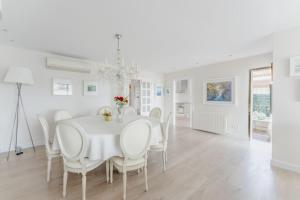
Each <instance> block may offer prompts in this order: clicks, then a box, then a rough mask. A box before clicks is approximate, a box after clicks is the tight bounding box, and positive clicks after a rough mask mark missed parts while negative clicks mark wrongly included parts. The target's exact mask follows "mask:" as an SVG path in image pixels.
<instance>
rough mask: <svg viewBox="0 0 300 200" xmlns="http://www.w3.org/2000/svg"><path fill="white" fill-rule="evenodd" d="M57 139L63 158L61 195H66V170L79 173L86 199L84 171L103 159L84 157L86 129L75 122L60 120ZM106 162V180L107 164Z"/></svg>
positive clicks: (91, 168)
mask: <svg viewBox="0 0 300 200" xmlns="http://www.w3.org/2000/svg"><path fill="white" fill-rule="evenodd" d="M56 133H57V140H58V144H59V147H60V150H61V152H62V155H63V160H64V176H63V196H64V197H65V196H66V192H67V181H68V172H71V173H81V175H82V199H83V200H85V199H86V173H88V172H89V171H91V170H94V169H95V168H97V167H98V166H100V165H101V164H102V163H103V162H104V161H103V160H90V159H88V158H86V153H87V150H88V140H87V133H86V131H85V130H84V129H83V128H82V127H81V126H80V125H79V124H77V123H74V122H68V121H61V122H59V123H58V124H57V126H56ZM108 164H109V163H108V162H107V164H106V176H107V177H106V178H107V179H106V180H107V182H108V177H109V166H108Z"/></svg>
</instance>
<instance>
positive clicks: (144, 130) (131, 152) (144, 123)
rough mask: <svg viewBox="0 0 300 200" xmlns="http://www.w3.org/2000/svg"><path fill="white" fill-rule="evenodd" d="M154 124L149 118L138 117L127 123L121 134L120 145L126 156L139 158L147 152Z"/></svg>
mask: <svg viewBox="0 0 300 200" xmlns="http://www.w3.org/2000/svg"><path fill="white" fill-rule="evenodd" d="M151 133H152V126H151V123H150V122H149V121H148V120H145V119H138V120H135V121H133V122H130V123H129V124H127V125H126V126H125V127H124V128H123V130H122V132H121V135H120V145H121V149H122V152H123V155H124V157H125V158H129V159H138V158H141V157H143V156H145V154H146V153H147V149H148V147H149V144H150V140H151Z"/></svg>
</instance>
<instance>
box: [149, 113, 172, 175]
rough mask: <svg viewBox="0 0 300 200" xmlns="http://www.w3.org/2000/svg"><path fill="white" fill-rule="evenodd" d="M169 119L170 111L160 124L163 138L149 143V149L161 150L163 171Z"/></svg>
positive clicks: (165, 162)
mask: <svg viewBox="0 0 300 200" xmlns="http://www.w3.org/2000/svg"><path fill="white" fill-rule="evenodd" d="M170 120H171V113H170V114H169V115H168V118H167V121H166V122H165V123H162V124H161V127H162V134H163V140H162V141H161V142H160V143H159V144H157V145H150V151H154V152H162V160H163V171H164V172H165V171H166V164H167V159H168V158H167V147H168V138H169V126H170Z"/></svg>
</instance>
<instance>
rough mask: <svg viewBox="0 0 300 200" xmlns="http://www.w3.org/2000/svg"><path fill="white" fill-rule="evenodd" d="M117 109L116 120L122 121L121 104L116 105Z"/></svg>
mask: <svg viewBox="0 0 300 200" xmlns="http://www.w3.org/2000/svg"><path fill="white" fill-rule="evenodd" d="M117 109H118V116H117V120H118V121H119V122H122V121H123V114H122V110H123V105H117Z"/></svg>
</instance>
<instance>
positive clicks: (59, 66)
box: [46, 57, 91, 73]
mask: <svg viewBox="0 0 300 200" xmlns="http://www.w3.org/2000/svg"><path fill="white" fill-rule="evenodd" d="M46 66H47V68H48V69H53V70H62V71H69V72H80V73H90V72H91V64H90V63H88V62H86V61H83V60H79V59H71V58H70V59H68V58H56V57H47V62H46Z"/></svg>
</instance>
